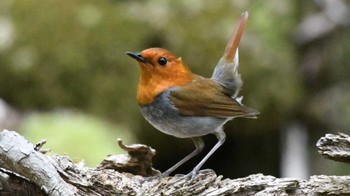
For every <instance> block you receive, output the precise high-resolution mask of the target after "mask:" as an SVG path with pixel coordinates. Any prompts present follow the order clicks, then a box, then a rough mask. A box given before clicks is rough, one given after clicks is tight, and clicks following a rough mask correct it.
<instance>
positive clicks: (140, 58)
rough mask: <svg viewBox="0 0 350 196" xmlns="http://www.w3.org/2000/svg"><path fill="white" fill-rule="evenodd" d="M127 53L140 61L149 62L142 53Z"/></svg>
mask: <svg viewBox="0 0 350 196" xmlns="http://www.w3.org/2000/svg"><path fill="white" fill-rule="evenodd" d="M126 54H127V55H129V56H130V57H131V58H133V59H136V60H137V61H139V62H142V63H147V60H146V59H145V58H143V56H142V55H141V54H140V53H134V52H126Z"/></svg>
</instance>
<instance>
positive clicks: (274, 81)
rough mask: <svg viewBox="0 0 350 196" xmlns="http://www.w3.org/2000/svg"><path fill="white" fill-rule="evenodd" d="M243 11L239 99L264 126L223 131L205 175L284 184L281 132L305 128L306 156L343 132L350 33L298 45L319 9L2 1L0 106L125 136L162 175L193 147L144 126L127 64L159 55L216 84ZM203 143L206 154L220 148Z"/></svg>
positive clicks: (188, 2)
mask: <svg viewBox="0 0 350 196" xmlns="http://www.w3.org/2000/svg"><path fill="white" fill-rule="evenodd" d="M245 10H248V11H249V14H250V16H249V19H248V23H247V26H246V30H245V32H244V35H243V39H242V41H241V45H240V68H239V70H240V73H241V74H242V78H243V81H244V85H243V89H242V91H241V95H243V96H244V100H243V103H244V104H245V105H247V106H249V107H252V108H255V109H258V110H259V111H260V112H261V115H260V116H259V119H257V120H251V119H235V120H234V121H233V122H230V123H228V124H227V126H226V128H225V129H226V133H227V135H228V139H227V141H226V143H225V144H224V145H223V147H222V148H220V149H219V150H218V152H217V153H215V154H214V156H213V157H212V158H210V159H209V161H208V162H207V164H206V165H205V167H210V168H213V169H215V170H216V171H217V172H218V173H219V174H222V173H225V174H226V176H227V177H236V176H242V175H247V174H249V173H256V172H263V173H265V174H272V175H278V173H279V165H278V164H279V159H280V157H279V153H280V151H281V149H280V139H281V136H280V131H281V130H282V129H283V127H284V126H285V125H286V124H288V123H289V122H290V121H293V120H297V121H301V122H302V123H303V124H305V126H307V128H308V130H309V131H310V133H312V134H313V136H312V137H310V138H311V139H310V146H314V143H315V139H317V138H319V137H320V136H322V134H323V133H324V132H321V131H331V130H337V129H338V128H342V129H346V127H348V124H346V123H347V122H348V120H346V119H347V118H348V116H349V113H350V112H349V111H350V109H349V105H350V104H349V102H348V100H347V97H349V95H348V94H349V93H348V92H347V90H346V89H348V88H349V86H348V84H349V81H348V80H349V79H348V76H349V75H350V66H348V64H349V63H348V62H349V56H350V55H349V54H350V44H349V43H350V37H349V36H347V35H349V29H348V28H346V27H344V28H342V29H337V30H335V31H334V32H332V35H329V36H324V37H323V38H320V39H318V40H315V41H313V42H311V43H308V44H304V45H303V44H300V43H299V45H298V44H297V43H296V42H295V38H294V32H295V30H296V28H297V26H298V25H299V24H300V23H301V21H302V19H303V18H305V17H307V16H308V15H310V14H312V13H314V12H317V11H319V10H318V7H317V6H316V5H315V1H279V0H271V1H245V0H230V1H229V0H226V1H220V2H218V1H212V0H178V1H163V0H149V1H142V0H130V1H122V0H114V1H112V0H100V1H92V0H85V1H82V0H76V1H60V0H51V1H45V0H31V1H28V0H3V1H1V2H0V70H1V71H0V97H2V98H3V99H4V100H6V101H7V102H9V103H10V104H11V105H13V106H14V107H16V108H18V109H20V110H22V111H31V110H35V111H37V110H39V111H50V110H53V109H55V108H74V109H78V110H80V111H82V112H88V113H92V114H94V115H98V116H99V117H103V118H106V119H108V121H110V122H111V121H112V122H114V123H116V124H122V125H123V127H127V129H125V131H127V130H132V133H134V134H136V135H137V137H138V138H139V141H140V142H142V143H146V144H149V145H152V146H153V147H154V148H156V149H157V151H158V152H157V156H156V161H155V165H156V167H158V168H160V169H162V170H164V169H166V168H167V167H169V166H171V165H172V164H173V163H175V162H176V161H178V160H179V159H180V158H181V157H183V156H185V155H186V154H187V153H189V152H190V151H191V149H193V148H194V147H193V145H192V144H191V142H190V140H188V141H184V140H179V139H175V138H171V137H170V136H166V135H164V134H162V133H158V132H157V131H155V129H154V128H152V127H151V126H150V125H149V124H148V123H146V122H145V120H144V119H143V118H142V116H141V115H140V113H139V111H138V108H137V105H136V103H135V93H136V86H137V82H138V75H139V70H138V65H137V64H136V63H135V62H134V61H133V60H132V59H129V57H127V56H126V55H125V52H126V51H140V50H142V49H145V48H148V47H164V48H167V49H168V50H170V51H172V52H173V53H175V54H177V55H178V56H181V57H182V58H183V60H184V61H185V62H186V63H187V64H188V66H189V67H190V68H191V69H192V70H193V71H194V72H195V73H198V74H201V75H203V76H210V75H211V73H212V70H213V68H214V66H215V65H216V63H217V61H218V59H219V58H220V56H221V55H222V53H223V50H224V47H225V45H226V42H227V40H228V38H229V36H230V34H231V32H232V31H233V28H234V24H235V23H236V21H237V20H238V18H239V15H240V13H241V12H243V11H245ZM310 51H311V53H310ZM312 51H314V52H312ZM306 54H307V55H306ZM308 61H310V62H309V63H308ZM54 116H55V115H54ZM45 121H46V120H44V122H45ZM82 124H84V123H82ZM34 129H38V130H39V129H40V128H34ZM50 129H51V128H50ZM52 129H54V130H55V128H52ZM320 129H322V130H320ZM23 130H26V128H25V127H23ZM40 130H41V129H40ZM57 131H58V130H57ZM77 131H78V130H77ZM92 132H93V131H92ZM96 133H97V131H96ZM40 134H41V133H40ZM40 134H39V133H38V135H39V137H40ZM70 134H72V133H70ZM91 134H92V135H93V134H94V133H91ZM77 135H79V134H78V133H77ZM96 139H97V140H98V138H97V137H96ZM109 139H110V140H111V141H113V142H114V141H115V139H113V138H109ZM205 139H206V140H207V143H208V146H210V147H211V145H213V144H214V142H215V140H214V138H210V137H206V138H205ZM50 142H52V141H49V143H50ZM96 145H100V144H96ZM101 145H103V144H101ZM173 146H176V148H174V147H173ZM208 149H209V147H208ZM208 149H205V150H208ZM313 151H315V150H314V149H313ZM203 154H204V153H203ZM200 158H202V157H199V158H198V159H197V160H193V161H192V162H189V163H188V164H186V166H188V168H185V167H184V169H183V170H181V172H188V171H189V169H190V168H192V166H193V165H194V163H195V162H197V161H198V160H199V159H200ZM232 168H236V169H235V170H234V171H233V170H232ZM316 168H317V167H316ZM318 171H321V169H319V170H318Z"/></svg>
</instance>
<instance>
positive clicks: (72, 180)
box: [0, 130, 350, 195]
mask: <svg viewBox="0 0 350 196" xmlns="http://www.w3.org/2000/svg"><path fill="white" fill-rule="evenodd" d="M327 136H328V135H326V137H327ZM334 137H340V138H344V137H345V135H344V134H340V135H337V136H334ZM347 137H348V136H347ZM326 141H327V142H331V141H332V140H326ZM335 141H336V144H340V143H339V142H338V140H335ZM341 141H343V140H341ZM119 145H120V146H121V147H122V148H123V149H124V150H126V151H127V152H128V155H113V156H109V157H107V158H106V159H105V160H104V161H103V162H102V163H101V164H100V166H98V167H97V168H88V167H85V166H84V165H83V164H81V163H78V164H76V163H73V162H72V161H71V160H70V158H69V157H67V156H60V155H53V156H47V155H45V154H42V153H41V152H39V151H37V150H35V149H34V145H32V144H30V143H29V142H28V141H27V140H25V138H23V137H22V136H20V135H19V134H18V133H16V132H14V131H6V130H5V131H2V132H0V167H1V168H3V169H2V170H0V195H2V193H6V191H7V193H8V192H9V191H15V192H16V190H17V189H16V190H13V189H14V187H15V186H14V185H13V184H12V185H11V184H9V183H8V181H9V179H10V178H13V177H16V178H18V179H17V181H19V182H21V183H23V182H27V185H26V186H24V187H22V188H23V189H27V190H29V187H30V190H36V191H38V190H39V191H40V189H41V194H42V195H44V194H49V195H232V194H237V195H253V194H256V195H317V194H325V195H345V194H350V176H325V175H317V176H311V177H310V179H308V180H300V179H293V178H276V177H273V176H268V175H263V174H254V175H250V176H247V177H245V178H238V179H224V178H223V176H217V175H216V174H215V172H214V171H211V170H209V171H203V172H201V173H200V174H198V175H197V176H196V177H195V178H194V179H193V180H192V181H189V180H187V179H184V178H181V177H182V175H175V176H173V177H166V178H150V179H147V178H145V177H143V176H152V175H157V174H159V172H158V171H156V170H154V169H153V168H152V161H151V160H152V156H154V150H153V149H152V148H150V147H148V146H145V145H141V144H137V145H129V146H126V145H124V144H122V143H121V141H119ZM318 146H319V144H318ZM320 146H323V145H320ZM327 146H329V145H327ZM332 149H336V151H341V150H348V149H349V148H347V147H340V148H328V150H327V152H329V151H332ZM320 151H321V152H324V151H322V150H320ZM344 153H346V152H344ZM328 154H329V153H328ZM338 154H339V153H338ZM11 175H12V177H10V176H11ZM141 175H143V176H141ZM4 176H5V177H4ZM19 184H20V183H19ZM17 188H18V187H17ZM38 188H39V189H38ZM12 193H13V192H12ZM17 193H18V192H17ZM21 193H25V192H21ZM26 193H27V195H39V194H38V193H37V192H36V194H34V192H26ZM21 195H24V194H21Z"/></svg>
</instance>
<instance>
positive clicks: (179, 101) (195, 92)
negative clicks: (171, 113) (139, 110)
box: [169, 78, 259, 118]
mask: <svg viewBox="0 0 350 196" xmlns="http://www.w3.org/2000/svg"><path fill="white" fill-rule="evenodd" d="M226 93H227V94H226ZM169 99H170V100H171V102H172V103H173V104H174V105H175V107H176V108H178V109H179V112H180V114H182V115H185V116H211V117H217V118H228V117H255V115H256V114H258V113H259V112H258V111H256V110H254V109H251V108H248V107H246V106H244V105H242V104H240V103H239V102H238V101H236V100H235V99H232V98H231V97H230V96H229V92H228V90H226V89H225V88H224V87H222V86H220V85H219V84H217V83H216V82H214V81H212V80H210V79H204V78H201V79H199V80H195V81H193V82H192V83H190V84H187V85H185V86H181V87H179V88H176V89H175V90H174V91H172V92H171V93H170V94H169Z"/></svg>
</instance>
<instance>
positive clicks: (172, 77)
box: [127, 48, 193, 105]
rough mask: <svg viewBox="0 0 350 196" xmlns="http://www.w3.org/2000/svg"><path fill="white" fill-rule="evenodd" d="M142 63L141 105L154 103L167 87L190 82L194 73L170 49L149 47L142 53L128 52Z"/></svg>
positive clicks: (138, 98)
mask: <svg viewBox="0 0 350 196" xmlns="http://www.w3.org/2000/svg"><path fill="white" fill-rule="evenodd" d="M127 54H128V55H129V56H130V57H132V58H134V59H136V60H137V62H138V63H139V65H140V70H141V71H140V81H139V85H138V88H137V102H138V104H140V105H147V104H150V103H152V101H153V100H154V98H155V97H156V96H157V95H159V94H160V93H161V92H163V91H165V90H166V89H168V88H170V87H174V86H181V85H185V84H187V83H189V82H190V81H191V80H192V78H193V74H192V73H191V71H190V70H189V69H188V67H187V66H186V65H185V64H184V63H183V62H182V59H181V58H180V57H179V58H178V57H176V56H175V55H173V54H172V53H170V52H169V51H167V50H165V49H162V48H149V49H146V50H143V51H142V52H140V53H133V52H127Z"/></svg>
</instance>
